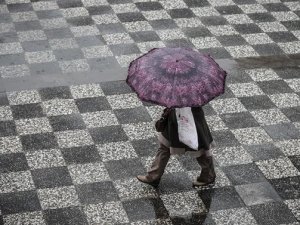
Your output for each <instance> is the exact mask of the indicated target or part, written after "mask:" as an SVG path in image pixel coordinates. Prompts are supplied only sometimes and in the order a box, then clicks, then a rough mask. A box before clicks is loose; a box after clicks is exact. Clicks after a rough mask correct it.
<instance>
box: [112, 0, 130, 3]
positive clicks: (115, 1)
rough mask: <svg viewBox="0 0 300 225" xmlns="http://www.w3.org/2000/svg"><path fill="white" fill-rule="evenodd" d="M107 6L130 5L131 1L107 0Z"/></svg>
mask: <svg viewBox="0 0 300 225" xmlns="http://www.w3.org/2000/svg"><path fill="white" fill-rule="evenodd" d="M107 2H108V3H109V4H125V3H131V2H132V0H107Z"/></svg>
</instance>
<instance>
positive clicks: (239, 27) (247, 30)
mask: <svg viewBox="0 0 300 225" xmlns="http://www.w3.org/2000/svg"><path fill="white" fill-rule="evenodd" d="M233 27H234V28H235V30H236V31H237V32H239V33H241V34H254V33H263V31H262V30H261V29H260V28H259V26H257V25H256V24H254V23H250V24H236V25H233Z"/></svg>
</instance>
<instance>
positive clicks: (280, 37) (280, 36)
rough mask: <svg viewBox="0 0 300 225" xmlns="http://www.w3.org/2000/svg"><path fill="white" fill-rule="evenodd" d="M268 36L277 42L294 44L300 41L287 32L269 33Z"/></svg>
mask: <svg viewBox="0 0 300 225" xmlns="http://www.w3.org/2000/svg"><path fill="white" fill-rule="evenodd" d="M268 36H269V37H270V38H271V39H272V40H273V41H275V42H292V41H297V40H298V39H297V38H296V37H295V35H293V34H292V33H290V32H287V31H281V32H272V33H268Z"/></svg>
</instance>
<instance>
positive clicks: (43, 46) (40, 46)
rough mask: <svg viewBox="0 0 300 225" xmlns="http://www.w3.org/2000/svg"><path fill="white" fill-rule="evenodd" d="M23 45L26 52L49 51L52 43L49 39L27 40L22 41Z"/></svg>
mask: <svg viewBox="0 0 300 225" xmlns="http://www.w3.org/2000/svg"><path fill="white" fill-rule="evenodd" d="M21 45H22V48H23V49H24V51H26V52H37V51H47V50H49V49H50V45H49V42H48V41H47V40H41V41H25V42H22V43H21Z"/></svg>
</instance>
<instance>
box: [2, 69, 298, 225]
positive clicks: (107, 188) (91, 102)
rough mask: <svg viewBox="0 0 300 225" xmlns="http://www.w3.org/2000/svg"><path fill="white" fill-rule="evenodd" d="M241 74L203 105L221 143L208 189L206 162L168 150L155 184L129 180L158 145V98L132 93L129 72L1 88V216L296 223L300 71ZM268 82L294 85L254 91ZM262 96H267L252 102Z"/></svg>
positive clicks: (32, 220) (35, 220) (24, 220)
mask: <svg viewBox="0 0 300 225" xmlns="http://www.w3.org/2000/svg"><path fill="white" fill-rule="evenodd" d="M244 73H245V74H248V75H249V78H248V80H247V82H246V83H245V82H242V83H240V82H237V81H236V80H231V79H229V81H228V83H227V86H228V88H227V89H226V93H225V95H224V96H222V97H219V98H217V99H215V100H214V101H212V102H211V103H209V104H208V105H206V106H204V110H205V112H208V114H207V122H208V125H209V126H210V128H211V130H212V132H213V136H214V139H215V141H216V143H217V146H216V148H214V149H213V154H214V161H215V164H216V173H217V179H216V185H215V186H214V187H213V188H211V189H193V188H192V186H191V182H192V180H193V179H194V178H195V177H196V176H198V175H199V172H200V170H201V168H200V167H199V165H198V164H197V163H196V161H195V160H194V159H193V158H191V157H189V156H184V157H179V156H176V157H172V158H171V160H170V162H169V163H168V165H167V168H166V171H165V175H164V176H163V178H162V181H161V186H160V187H159V188H158V189H157V190H156V189H154V188H152V187H150V186H147V185H145V184H143V183H140V182H138V181H137V180H136V178H135V176H136V175H138V174H144V173H145V172H146V170H147V169H148V168H149V167H150V165H151V161H152V159H153V156H154V154H155V151H156V148H157V141H156V136H157V134H156V132H155V130H154V126H153V121H154V120H156V119H157V118H158V117H159V115H160V113H161V110H162V107H159V106H153V105H151V104H148V103H144V102H141V101H140V100H138V98H137V97H136V95H135V94H134V93H132V92H131V90H130V88H128V87H127V86H126V84H125V82H124V81H114V82H105V83H91V84H82V85H72V86H64V87H53V88H42V89H37V90H24V91H15V92H7V93H2V94H1V101H0V103H1V105H0V136H1V137H0V165H1V166H0V184H1V185H0V186H1V187H0V200H1V201H0V202H1V203H0V207H1V213H2V214H1V216H0V218H1V220H2V221H3V223H4V224H15V223H20V224H66V223H73V224H201V223H203V222H204V221H206V222H207V223H208V224H220V225H221V224H259V225H260V224H261V225H263V224H266V223H269V222H270V221H277V222H278V223H279V222H280V223H279V224H293V223H295V224H296V223H297V219H299V207H298V202H299V183H300V182H299V181H300V180H299V177H300V171H299V155H300V151H299V150H300V139H299V137H300V131H299V125H298V124H299V118H298V117H297V116H296V115H295V113H297V110H295V104H296V103H295V101H293V100H292V99H291V98H290V97H291V96H293V97H294V99H297V98H299V92H297V91H298V88H297V87H298V86H297V84H298V83H299V82H298V80H299V79H298V78H295V77H293V78H292V79H287V78H286V77H285V76H284V75H283V73H282V71H278V70H277V69H272V68H257V69H247V70H245V71H244ZM229 76H230V75H229ZM274 81H281V82H283V83H286V85H288V86H290V87H291V92H288V93H285V92H282V93H281V92H280V90H279V92H278V93H277V94H270V93H269V92H268V91H267V93H265V92H264V88H260V87H261V86H260V84H261V82H263V83H265V82H274ZM258 97H259V98H262V99H264V98H267V99H269V102H271V103H272V104H269V105H268V107H266V105H264V104H257V105H256V106H255V107H253V106H252V105H249V104H248V102H251V101H254V102H255V101H257V99H258ZM245 99H247V101H246V102H245ZM28 204H30V205H29V206H28ZM273 206H274V207H273ZM280 207H281V208H282V209H281V208H280ZM260 209H262V210H260ZM281 213H282V214H285V215H288V216H283V217H279V216H278V215H280V214H281ZM16 221H18V222H16Z"/></svg>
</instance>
